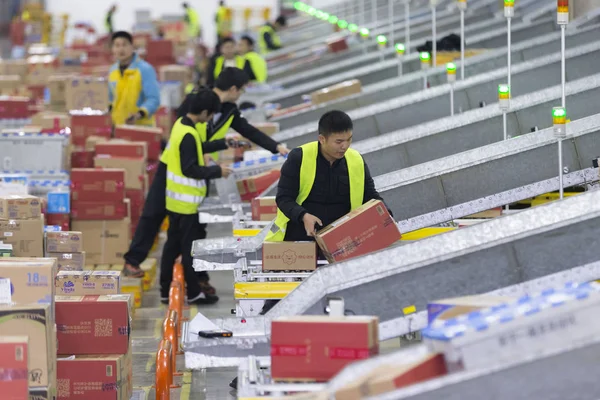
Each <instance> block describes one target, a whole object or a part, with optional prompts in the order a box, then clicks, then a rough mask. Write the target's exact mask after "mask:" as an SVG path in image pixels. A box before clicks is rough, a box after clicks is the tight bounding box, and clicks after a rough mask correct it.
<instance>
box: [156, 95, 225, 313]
mask: <svg viewBox="0 0 600 400" xmlns="http://www.w3.org/2000/svg"><path fill="white" fill-rule="evenodd" d="M220 107H221V102H220V100H219V96H217V95H216V94H215V93H214V92H213V91H211V90H204V91H201V92H199V93H197V94H195V95H194V96H192V98H191V99H190V103H189V108H188V112H187V114H186V115H184V116H182V117H181V118H179V119H178V120H177V121H176V122H175V125H173V129H172V130H171V136H170V139H169V143H168V144H167V148H166V149H165V154H163V160H164V161H163V162H164V163H165V164H166V166H167V179H166V182H167V184H166V191H165V199H166V210H167V215H168V217H169V229H168V231H167V242H166V243H165V246H164V249H163V255H162V260H161V265H160V268H161V270H160V291H161V301H162V302H168V298H169V288H170V285H171V281H172V280H173V264H174V263H175V260H176V259H177V257H179V255H181V256H182V264H183V269H184V274H185V282H186V285H187V299H188V304H214V303H216V302H217V301H218V300H219V298H218V297H217V296H216V295H212V294H210V293H207V292H206V291H205V290H204V289H203V288H202V287H201V285H200V281H206V282H207V281H208V274H207V273H206V272H201V273H198V274H197V273H196V272H195V271H194V268H193V265H192V261H193V260H192V245H193V243H194V241H195V240H199V239H202V238H203V237H204V228H203V226H202V225H201V224H200V221H199V219H198V207H200V205H201V204H202V201H203V200H204V198H205V197H206V193H207V187H208V180H210V179H217V178H221V177H227V176H229V174H230V173H231V169H229V168H227V167H224V166H220V165H213V166H205V165H204V154H203V150H202V141H201V139H200V137H201V132H199V129H206V122H207V121H209V120H211V119H212V118H213V115H214V114H215V113H216V112H217V111H219V109H220ZM200 123H203V124H202V125H199V124H200ZM204 134H206V133H204Z"/></svg>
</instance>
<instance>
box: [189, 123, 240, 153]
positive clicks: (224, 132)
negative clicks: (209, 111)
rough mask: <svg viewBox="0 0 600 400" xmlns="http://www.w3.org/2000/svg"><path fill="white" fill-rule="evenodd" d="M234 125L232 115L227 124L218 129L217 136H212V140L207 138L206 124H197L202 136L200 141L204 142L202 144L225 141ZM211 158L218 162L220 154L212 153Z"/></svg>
mask: <svg viewBox="0 0 600 400" xmlns="http://www.w3.org/2000/svg"><path fill="white" fill-rule="evenodd" d="M232 123H233V115H231V116H230V117H229V118H227V120H226V121H225V123H224V124H223V125H222V126H221V127H219V129H217V131H216V132H215V134H214V135H212V136H211V138H210V139H207V138H206V136H207V132H206V124H201V123H198V124H196V129H197V130H198V132H199V134H200V140H201V141H202V143H205V142H207V141H208V142H214V141H215V140H221V139H225V136H227V132H229V128H230V127H231V124H232ZM199 125H204V127H202V126H199ZM210 156H211V157H212V159H213V160H215V161H217V160H218V159H219V152H218V151H215V152H214V153H211V154H210Z"/></svg>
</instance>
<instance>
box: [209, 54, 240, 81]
mask: <svg viewBox="0 0 600 400" xmlns="http://www.w3.org/2000/svg"><path fill="white" fill-rule="evenodd" d="M245 62H246V60H244V58H242V57H240V56H235V66H236V67H237V68H239V69H244V63H245ZM223 65H225V57H223V56H219V57H217V59H216V60H215V71H214V76H215V79H217V78H218V77H219V75H221V71H223Z"/></svg>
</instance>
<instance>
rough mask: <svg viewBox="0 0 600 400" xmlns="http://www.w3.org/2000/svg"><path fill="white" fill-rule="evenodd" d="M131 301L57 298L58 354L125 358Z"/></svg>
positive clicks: (113, 297) (108, 297)
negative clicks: (104, 355)
mask: <svg viewBox="0 0 600 400" xmlns="http://www.w3.org/2000/svg"><path fill="white" fill-rule="evenodd" d="M130 297H131V296H129V295H121V294H117V295H105V296H56V325H57V326H58V327H60V329H59V330H58V354H61V355H81V354H126V353H127V352H128V350H129V342H130V338H129V330H130V326H129V317H130V315H129V302H130Z"/></svg>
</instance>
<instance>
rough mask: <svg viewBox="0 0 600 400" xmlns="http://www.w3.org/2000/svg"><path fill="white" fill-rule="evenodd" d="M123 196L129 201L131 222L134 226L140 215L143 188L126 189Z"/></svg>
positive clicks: (143, 198)
mask: <svg viewBox="0 0 600 400" xmlns="http://www.w3.org/2000/svg"><path fill="white" fill-rule="evenodd" d="M125 196H126V197H127V198H128V199H129V201H130V203H131V224H132V225H133V226H135V225H136V224H137V222H138V220H139V219H140V217H141V215H142V210H143V209H144V203H145V202H146V196H145V195H144V191H143V190H135V189H127V190H126V191H125Z"/></svg>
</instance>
